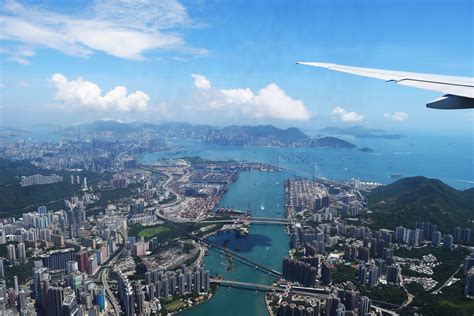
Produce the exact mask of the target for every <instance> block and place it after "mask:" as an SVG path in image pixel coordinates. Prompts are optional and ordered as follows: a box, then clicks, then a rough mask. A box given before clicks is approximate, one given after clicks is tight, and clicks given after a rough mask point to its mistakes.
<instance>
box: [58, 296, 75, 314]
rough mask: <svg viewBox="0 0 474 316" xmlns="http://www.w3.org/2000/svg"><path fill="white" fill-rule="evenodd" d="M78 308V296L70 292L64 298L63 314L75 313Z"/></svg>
mask: <svg viewBox="0 0 474 316" xmlns="http://www.w3.org/2000/svg"><path fill="white" fill-rule="evenodd" d="M76 309H77V298H76V295H74V294H69V295H67V296H66V297H65V298H64V301H63V303H62V314H61V315H64V316H73V315H75V312H76Z"/></svg>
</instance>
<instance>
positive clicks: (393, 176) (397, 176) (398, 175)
mask: <svg viewBox="0 0 474 316" xmlns="http://www.w3.org/2000/svg"><path fill="white" fill-rule="evenodd" d="M401 177H403V175H402V174H401V173H392V174H391V175H390V178H401Z"/></svg>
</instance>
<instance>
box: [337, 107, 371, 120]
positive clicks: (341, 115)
mask: <svg viewBox="0 0 474 316" xmlns="http://www.w3.org/2000/svg"><path fill="white" fill-rule="evenodd" d="M331 116H332V118H333V119H336V120H339V121H341V122H347V123H354V122H360V121H363V120H364V116H363V115H362V114H358V113H356V112H348V111H346V110H344V109H343V108H341V107H340V106H336V107H335V108H334V109H333V110H332V111H331Z"/></svg>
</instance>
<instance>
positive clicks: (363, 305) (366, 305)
mask: <svg viewBox="0 0 474 316" xmlns="http://www.w3.org/2000/svg"><path fill="white" fill-rule="evenodd" d="M369 312H370V299H369V298H368V297H367V296H362V297H361V298H360V302H359V315H360V316H365V315H366V314H368V313H369Z"/></svg>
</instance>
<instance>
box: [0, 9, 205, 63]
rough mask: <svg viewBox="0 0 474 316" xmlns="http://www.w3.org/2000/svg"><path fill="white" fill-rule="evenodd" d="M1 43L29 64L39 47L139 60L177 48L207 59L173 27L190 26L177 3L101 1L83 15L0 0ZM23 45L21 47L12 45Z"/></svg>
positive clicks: (201, 51) (20, 59) (190, 22)
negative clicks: (160, 50)
mask: <svg viewBox="0 0 474 316" xmlns="http://www.w3.org/2000/svg"><path fill="white" fill-rule="evenodd" d="M0 4H1V9H0V40H1V41H2V42H3V44H4V45H3V46H4V47H7V45H5V44H8V45H9V46H8V48H4V53H7V55H9V57H10V58H9V59H10V60H13V61H17V62H19V63H21V64H28V63H29V61H28V59H27V58H28V57H31V56H34V54H35V52H34V50H35V49H37V48H51V49H55V50H59V51H61V52H63V53H65V54H68V55H74V56H82V57H87V56H90V55H92V54H93V53H94V52H96V51H101V52H104V53H106V54H109V55H112V56H115V57H119V58H125V59H134V60H141V59H144V58H145V57H144V54H145V53H146V52H148V51H151V50H156V49H176V50H180V51H183V52H185V53H190V54H205V53H206V51H205V50H203V49H197V48H191V47H188V46H187V45H186V43H185V40H184V38H183V36H182V35H179V34H177V33H176V32H172V31H171V30H170V29H171V28H177V27H191V26H193V23H192V21H191V19H190V17H189V16H188V14H187V11H186V8H185V7H184V6H182V5H181V4H180V3H179V2H178V1H177V0H164V1H151V0H142V1H131V0H106V1H97V2H95V3H93V5H91V7H87V8H85V9H84V10H81V13H79V14H64V13H57V12H54V11H52V10H47V9H44V8H42V7H39V6H31V5H29V6H26V5H22V4H20V3H19V2H16V1H14V0H4V1H1V0H0ZM82 12H87V13H82ZM12 43H13V45H14V44H19V45H21V46H22V47H27V48H23V49H22V50H18V47H15V46H12Z"/></svg>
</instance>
